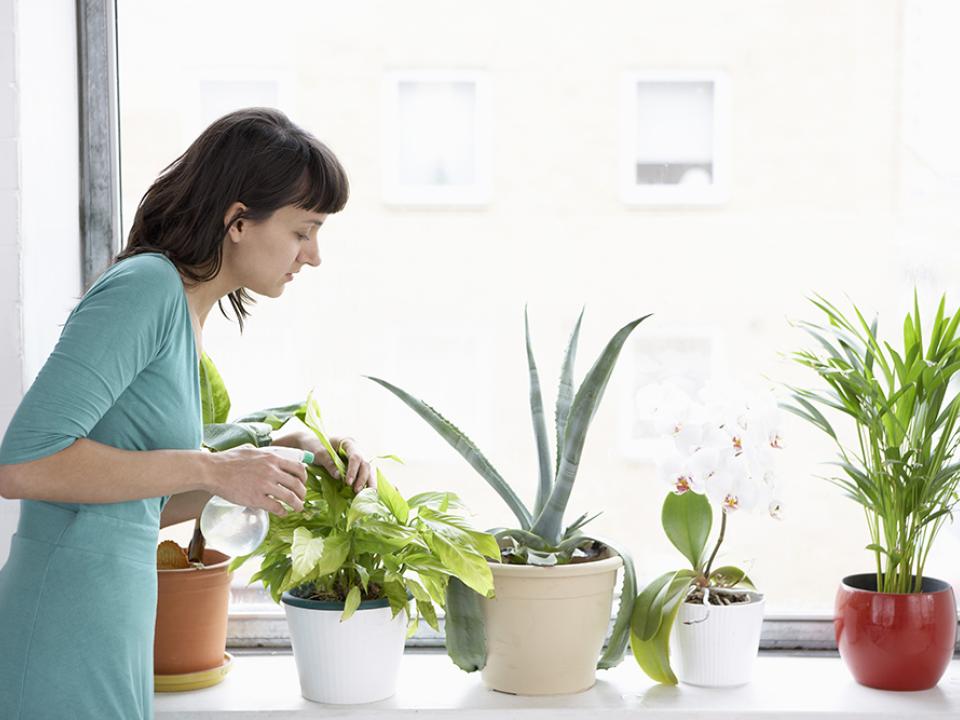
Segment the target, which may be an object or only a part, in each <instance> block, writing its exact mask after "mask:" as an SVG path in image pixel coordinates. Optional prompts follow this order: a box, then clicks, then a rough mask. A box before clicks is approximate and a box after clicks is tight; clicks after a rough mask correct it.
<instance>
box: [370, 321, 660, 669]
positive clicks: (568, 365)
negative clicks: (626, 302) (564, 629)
mask: <svg viewBox="0 0 960 720" xmlns="http://www.w3.org/2000/svg"><path fill="white" fill-rule="evenodd" d="M648 317H650V316H649V315H646V316H644V317H641V318H638V319H636V320H633V321H632V322H630V323H627V324H626V325H624V326H623V327H622V328H621V329H620V330H619V331H618V332H617V333H616V334H615V335H614V336H613V338H611V339H610V341H609V342H608V343H607V345H606V347H605V348H604V350H603V352H602V353H601V354H600V356H599V357H598V358H597V360H596V362H595V363H594V364H593V367H591V368H590V370H589V371H588V372H587V374H586V377H585V378H584V380H583V382H582V383H581V385H580V387H579V388H578V389H577V390H576V392H574V389H573V388H574V385H573V368H574V361H575V359H576V353H577V341H578V338H579V335H580V324H581V321H582V320H583V312H581V313H580V317H579V318H578V319H577V323H576V325H575V326H574V329H573V333H572V334H571V336H570V341H569V343H568V345H567V350H566V354H565V355H564V359H563V365H562V370H561V376H560V385H559V391H558V393H557V404H556V413H555V424H556V456H555V461H554V462H551V458H550V447H549V441H548V439H547V426H546V420H545V417H544V410H543V398H542V395H541V392H540V378H539V374H538V372H537V364H536V361H535V360H534V356H533V349H532V347H531V343H530V324H529V321H528V319H527V314H526V311H524V327H525V334H526V350H527V364H528V369H529V375H530V409H531V414H532V418H533V429H534V436H535V437H536V444H537V457H538V461H539V483H538V486H537V496H536V500H535V502H534V505H533V509H532V511H531V510H530V509H529V508H528V507H527V506H526V505H525V504H524V502H523V501H522V500H521V499H520V497H519V496H518V495H517V494H516V492H514V490H513V488H512V487H511V486H510V485H509V484H508V483H507V481H506V480H505V479H504V478H503V476H502V475H501V474H500V473H499V472H498V471H497V470H496V469H495V468H494V467H493V465H492V464H491V463H490V461H489V460H487V458H486V457H485V456H484V455H483V453H481V452H480V450H479V449H478V448H477V446H476V445H474V443H473V442H472V441H471V440H470V439H469V438H468V437H467V436H466V435H465V434H464V433H463V432H462V431H461V430H459V429H458V428H457V427H456V426H455V425H454V424H453V423H451V422H450V421H449V420H447V419H446V418H444V417H443V416H442V415H441V414H440V413H439V412H438V411H437V410H435V409H434V408H433V407H431V406H430V405H428V404H427V403H425V402H423V401H422V400H418V399H416V398H414V397H413V396H412V395H410V394H409V393H407V392H406V391H404V390H401V389H400V388H398V387H396V386H395V385H392V384H391V383H389V382H387V381H386V380H382V379H380V378H375V377H370V379H371V380H373V381H374V382H376V383H379V384H380V385H382V386H383V387H385V388H386V389H387V390H389V391H390V392H392V393H393V394H394V395H396V396H397V397H398V398H400V399H401V400H402V401H403V402H404V403H406V405H407V406H408V407H410V408H411V409H412V410H413V411H414V412H416V413H417V414H418V415H419V416H420V417H421V418H423V419H424V420H425V421H426V422H427V423H428V424H429V425H430V427H432V428H433V429H434V430H436V431H437V432H438V433H439V434H440V436H441V437H442V438H443V439H444V440H446V441H447V442H448V443H449V444H450V445H451V446H452V447H453V448H454V449H455V450H456V451H457V452H458V453H460V455H461V456H462V457H463V458H464V460H466V461H467V463H469V464H470V466H471V467H472V468H473V469H474V470H476V471H477V472H478V473H479V474H480V476H481V477H483V479H484V480H486V481H487V483H488V484H489V485H490V486H491V487H492V488H493V489H494V491H496V492H497V494H499V495H500V497H501V498H503V500H504V502H506V504H507V507H509V508H510V510H511V511H512V512H513V514H514V516H515V518H516V520H517V522H518V524H519V527H516V528H496V529H494V530H491V531H490V532H491V533H493V534H494V536H495V537H496V538H497V541H498V543H499V544H500V547H501V550H502V556H503V560H504V561H505V562H513V563H523V564H534V565H555V564H563V563H568V562H571V561H573V560H576V559H590V558H591V557H594V556H595V555H597V554H599V553H601V552H603V550H604V548H605V547H609V548H610V550H611V551H613V552H615V553H617V554H619V555H620V556H621V557H622V558H623V567H624V579H623V590H622V593H621V600H620V608H619V610H618V613H617V617H616V621H615V623H614V631H613V634H612V636H611V638H610V641H609V643H608V646H607V649H606V651H605V652H604V654H603V656H602V657H601V658H600V662H599V663H598V667H600V668H601V669H603V668H610V667H613V666H615V665H617V664H618V663H619V662H620V660H621V659H622V658H623V654H624V651H625V649H626V643H627V637H628V632H629V626H630V615H631V609H632V605H633V599H634V595H635V594H636V577H635V571H634V567H633V562H632V560H631V559H630V557H629V555H628V554H627V553H626V552H625V551H624V550H623V549H622V548H618V547H615V546H613V545H612V544H611V543H610V542H609V541H607V540H603V539H600V538H597V537H591V536H588V535H585V534H584V533H583V532H582V528H583V526H584V525H585V524H586V523H588V522H589V521H590V520H592V519H594V518H595V517H596V516H595V515H594V516H593V517H591V516H590V515H589V514H583V515H581V516H580V517H578V518H577V519H576V520H575V521H573V522H572V523H570V524H569V525H567V526H566V527H564V522H563V519H564V514H565V512H566V508H567V502H568V501H569V499H570V492H571V490H572V489H573V483H574V480H575V479H576V476H577V469H578V467H579V465H580V456H581V453H582V451H583V445H584V441H585V439H586V435H587V430H588V428H589V426H590V422H591V420H592V419H593V416H594V415H595V414H596V411H597V408H598V407H599V405H600V400H601V399H602V397H603V393H604V390H605V389H606V386H607V382H608V381H609V379H610V375H611V374H612V372H613V368H614V365H615V364H616V361H617V358H618V357H619V354H620V351H621V349H622V348H623V345H624V343H625V342H626V340H627V338H628V337H629V336H630V333H631V332H633V330H634V328H636V327H637V325H639V324H640V323H641V322H643V321H644V320H646V319H647V318H648ZM482 617H483V616H482V612H481V610H480V597H479V596H478V595H477V594H476V593H474V592H472V591H470V590H469V589H468V588H466V587H465V586H464V585H463V584H462V583H459V582H458V581H456V580H455V579H454V580H452V581H451V582H450V584H449V585H448V588H447V618H446V635H447V650H448V652H449V654H450V656H451V658H452V659H453V660H454V662H455V663H457V665H459V666H460V667H461V668H463V669H464V670H467V671H473V670H478V669H480V668H482V667H483V666H484V663H485V661H486V650H485V647H484V639H483V635H482V632H479V631H478V625H479V629H482V625H480V623H482Z"/></svg>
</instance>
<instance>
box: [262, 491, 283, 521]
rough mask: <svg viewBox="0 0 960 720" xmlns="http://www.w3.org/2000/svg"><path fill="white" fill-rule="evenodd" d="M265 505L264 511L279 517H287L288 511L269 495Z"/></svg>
mask: <svg viewBox="0 0 960 720" xmlns="http://www.w3.org/2000/svg"><path fill="white" fill-rule="evenodd" d="M263 504H264V508H263V509H264V510H266V511H267V512H268V513H270V514H272V515H276V516H277V517H286V515H287V509H286V508H285V507H284V506H283V505H281V504H280V503H279V502H277V501H276V500H274V499H273V498H272V497H270V496H269V495H268V496H267V497H266V500H265V502H264V503H263Z"/></svg>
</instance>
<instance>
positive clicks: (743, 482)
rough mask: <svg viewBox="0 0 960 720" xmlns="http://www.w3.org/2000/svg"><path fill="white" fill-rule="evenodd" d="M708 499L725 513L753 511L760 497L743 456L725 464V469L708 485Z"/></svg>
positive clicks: (708, 482) (709, 481) (714, 476)
mask: <svg viewBox="0 0 960 720" xmlns="http://www.w3.org/2000/svg"><path fill="white" fill-rule="evenodd" d="M706 488H707V497H709V498H710V500H711V502H713V503H716V504H717V505H719V506H720V509H721V510H723V511H724V512H727V513H730V512H735V511H737V510H747V511H749V510H751V509H753V507H754V506H755V505H756V504H757V500H758V499H759V497H760V488H759V487H758V484H757V481H756V480H755V479H754V478H752V477H751V476H750V473H749V471H748V467H747V463H746V461H745V460H744V459H743V458H742V457H741V456H735V457H734V458H733V459H731V460H729V461H728V462H726V463H724V466H723V468H722V469H721V470H720V471H719V472H717V473H715V474H714V475H712V476H711V477H710V479H709V480H708V481H707V483H706Z"/></svg>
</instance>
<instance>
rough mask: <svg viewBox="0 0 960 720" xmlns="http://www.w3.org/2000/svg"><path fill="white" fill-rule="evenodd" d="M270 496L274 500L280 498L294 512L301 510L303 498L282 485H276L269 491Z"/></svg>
mask: <svg viewBox="0 0 960 720" xmlns="http://www.w3.org/2000/svg"><path fill="white" fill-rule="evenodd" d="M270 497H272V498H273V499H274V500H282V501H283V502H285V503H286V504H287V505H289V506H290V507H291V508H293V510H294V512H300V511H301V510H303V500H302V499H301V498H300V496H299V495H298V494H297V493H295V492H294V491H293V490H291V489H290V488H288V487H285V486H284V485H277V486H276V487H275V488H274V489H272V490H271V491H270Z"/></svg>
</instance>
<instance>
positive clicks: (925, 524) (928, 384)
mask: <svg viewBox="0 0 960 720" xmlns="http://www.w3.org/2000/svg"><path fill="white" fill-rule="evenodd" d="M812 302H813V304H814V305H816V307H817V308H819V309H820V310H821V311H822V312H823V314H824V315H825V316H826V319H827V324H826V325H816V324H813V323H808V322H801V323H799V326H800V327H802V328H803V329H804V330H805V331H806V332H808V333H809V334H810V335H811V336H812V337H813V338H814V339H815V340H816V341H817V342H818V343H819V344H820V345H821V346H822V348H823V350H824V351H825V352H819V353H815V352H811V351H803V352H797V353H794V354H793V358H794V359H795V360H796V362H798V363H800V364H801V365H803V366H805V367H808V368H810V369H812V370H814V371H815V372H816V373H817V375H819V376H820V378H821V379H822V380H823V381H824V382H825V383H826V385H827V389H824V390H808V389H800V388H791V390H792V391H793V400H794V402H795V404H793V405H788V406H785V407H786V409H787V410H789V411H791V412H793V413H795V414H796V415H798V416H800V417H802V418H803V419H804V420H807V421H808V422H810V423H812V424H813V425H814V426H816V427H817V428H819V429H820V430H822V431H823V432H825V433H827V434H828V435H829V436H830V437H831V438H832V439H833V440H834V441H835V442H836V444H837V447H838V449H839V454H840V459H839V461H838V462H836V463H835V465H837V466H838V467H839V468H841V469H842V470H843V473H844V475H843V476H840V477H832V478H828V479H829V480H830V481H831V482H833V483H834V484H836V485H837V486H839V487H840V488H841V489H842V490H843V491H844V493H845V494H846V495H847V496H848V497H850V498H852V499H853V500H855V501H856V502H858V503H859V504H860V505H862V506H863V509H864V512H865V514H866V518H867V526H868V529H869V532H870V539H871V542H870V544H869V545H867V549H868V550H871V551H873V553H874V555H875V559H876V574H877V590H878V591H880V592H887V593H908V592H920V591H921V583H922V577H923V570H924V565H925V563H926V560H927V556H928V554H929V552H930V548H931V546H932V544H933V541H934V539H935V538H936V536H937V533H938V532H939V530H940V528H941V527H942V525H943V523H944V522H945V521H946V520H947V519H948V518H949V517H950V515H951V512H952V510H953V507H954V505H955V504H956V502H957V484H958V482H960V465H958V464H957V463H955V462H952V458H953V454H954V452H955V451H956V449H957V445H958V442H960V427H958V425H957V413H958V411H960V395H957V393H956V392H951V391H950V389H949V387H948V386H949V384H950V380H951V378H952V377H953V376H954V374H955V373H956V372H957V371H958V370H960V338H958V337H957V327H958V324H960V312H956V313H954V315H953V316H947V315H945V314H944V306H945V298H941V300H940V305H939V308H938V309H937V313H936V317H935V319H934V321H933V326H932V328H931V331H930V334H929V336H928V338H927V339H926V341H925V340H924V337H923V333H922V328H921V324H920V309H919V304H918V302H917V297H916V293H914V302H913V313H912V315H911V314H910V313H908V314H907V316H906V318H905V320H904V325H903V349H902V351H900V352H898V351H897V350H895V349H894V348H893V347H892V346H891V345H890V343H888V342H883V343H881V341H880V340H879V338H878V335H877V321H876V320H874V322H873V323H872V324H869V325H868V324H867V322H866V321H865V320H864V318H863V315H862V314H861V312H860V310H859V309H857V307H856V306H854V307H853V310H854V314H855V316H856V317H855V319H848V318H847V317H845V316H844V315H843V314H842V313H841V312H840V311H839V310H838V309H837V308H836V307H835V306H834V305H832V304H831V303H830V302H828V301H827V300H825V299H824V298H822V297H820V296H816V297H815V298H813V299H812ZM820 408H827V409H828V411H838V412H840V413H843V414H844V415H847V416H849V417H850V418H852V419H853V420H854V423H855V428H856V438H857V442H856V445H854V446H852V447H847V446H845V445H844V444H843V443H841V441H840V440H839V438H838V436H837V433H836V432H835V431H834V428H833V426H832V425H831V424H830V422H829V421H828V420H827V418H826V417H825V416H824V415H823V413H822V412H821V411H820Z"/></svg>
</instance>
